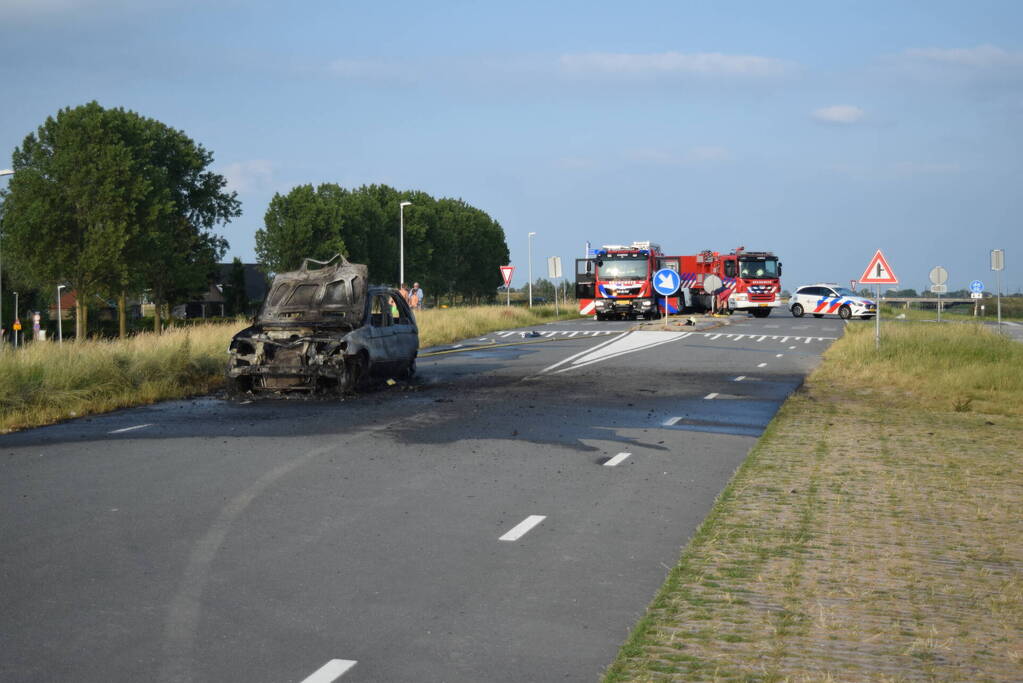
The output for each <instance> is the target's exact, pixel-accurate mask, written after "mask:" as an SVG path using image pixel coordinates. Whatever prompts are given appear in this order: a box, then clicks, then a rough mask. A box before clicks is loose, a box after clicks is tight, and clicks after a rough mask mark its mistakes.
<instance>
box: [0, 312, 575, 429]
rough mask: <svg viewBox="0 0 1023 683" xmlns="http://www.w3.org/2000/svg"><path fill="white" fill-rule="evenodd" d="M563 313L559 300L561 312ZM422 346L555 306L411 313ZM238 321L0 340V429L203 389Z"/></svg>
mask: <svg viewBox="0 0 1023 683" xmlns="http://www.w3.org/2000/svg"><path fill="white" fill-rule="evenodd" d="M568 313H570V314H571V316H569V315H567V314H566V312H565V308H564V307H562V316H561V317H573V318H574V317H577V316H575V315H574V311H571V310H570V311H569V312H568ZM417 319H418V321H419V326H420V344H421V346H423V347H428V346H436V345H438V344H445V343H449V342H453V341H456V340H459V339H465V338H468V337H473V336H477V335H480V334H484V333H486V332H491V331H493V330H499V329H504V328H509V327H521V326H526V325H532V324H537V323H540V322H546V321H550V320H555V319H557V316H556V314H555V311H554V306H553V305H550V306H547V305H545V306H535V307H533V308H532V309H530V308H527V307H522V306H516V307H504V306H473V307H465V308H449V309H436V310H426V311H422V312H420V314H419V315H418V316H417ZM245 324H246V323H245V322H244V321H239V322H236V323H218V324H211V325H196V326H192V327H183V328H174V329H171V330H168V331H166V332H165V333H164V334H162V335H159V336H157V335H154V334H152V333H142V334H139V335H137V336H135V337H132V338H130V339H128V340H126V341H123V342H122V341H118V340H114V341H94V340H89V341H83V342H74V343H65V344H62V345H57V344H53V343H43V342H36V343H31V344H29V345H27V346H26V347H24V348H22V349H18V350H17V351H14V350H13V349H10V348H6V349H5V348H3V347H0V377H2V378H3V382H0V433H3V432H9V431H12V430H14V429H25V428H27V427H37V426H40V425H45V424H52V423H53V422H58V421H60V420H64V419H67V418H71V417H78V416H81V415H88V414H93V413H102V412H107V411H110V410H116V409H118V408H126V407H129V406H134V405H144V404H147V403H153V402H155V401H162V400H167V399H175V398H183V397H185V396H194V395H197V394H205V393H209V392H210V391H213V390H215V389H217V388H219V387H220V386H221V385H222V384H223V381H224V365H225V363H226V359H227V356H226V351H227V345H228V343H229V342H230V340H231V336H232V335H233V334H234V333H235V332H237V331H238V330H240V329H242V328H243V327H244V326H245Z"/></svg>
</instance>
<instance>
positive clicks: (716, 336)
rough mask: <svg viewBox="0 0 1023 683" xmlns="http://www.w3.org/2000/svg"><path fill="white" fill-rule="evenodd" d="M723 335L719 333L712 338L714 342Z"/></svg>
mask: <svg viewBox="0 0 1023 683" xmlns="http://www.w3.org/2000/svg"><path fill="white" fill-rule="evenodd" d="M721 334H722V333H721V332H719V333H717V334H715V335H714V336H713V337H711V339H712V340H714V339H717V338H718V337H720V336H721Z"/></svg>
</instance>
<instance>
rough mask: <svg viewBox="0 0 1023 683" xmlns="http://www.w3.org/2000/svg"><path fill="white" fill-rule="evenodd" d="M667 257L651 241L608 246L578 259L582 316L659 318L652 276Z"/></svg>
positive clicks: (578, 291)
mask: <svg viewBox="0 0 1023 683" xmlns="http://www.w3.org/2000/svg"><path fill="white" fill-rule="evenodd" d="M663 257H664V255H663V254H662V253H661V247H660V246H659V245H657V244H653V243H651V242H633V243H632V244H631V245H622V244H607V245H604V246H603V247H601V248H600V249H598V250H596V252H595V253H594V254H593V256H592V257H590V258H585V259H577V260H576V284H575V295H576V299H577V300H578V301H579V313H580V314H581V315H596V317H597V320H610V319H614V318H626V319H631V318H637V317H639V316H643V317H645V318H655V317H659V316H660V313H659V311H658V305H657V301H656V300H655V293H654V291H653V286H652V284H651V281H650V279H651V277H653V274H654V273H655V272H657V269H658V268H659V267H660V259H662V258H663Z"/></svg>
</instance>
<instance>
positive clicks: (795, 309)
mask: <svg viewBox="0 0 1023 683" xmlns="http://www.w3.org/2000/svg"><path fill="white" fill-rule="evenodd" d="M791 310H792V317H793V318H802V317H803V307H802V306H801V305H800V304H792V309H791Z"/></svg>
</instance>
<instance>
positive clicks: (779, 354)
mask: <svg viewBox="0 0 1023 683" xmlns="http://www.w3.org/2000/svg"><path fill="white" fill-rule="evenodd" d="M784 355H785V354H784V353H776V354H774V357H775V358H781V357H782V356H784Z"/></svg>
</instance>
